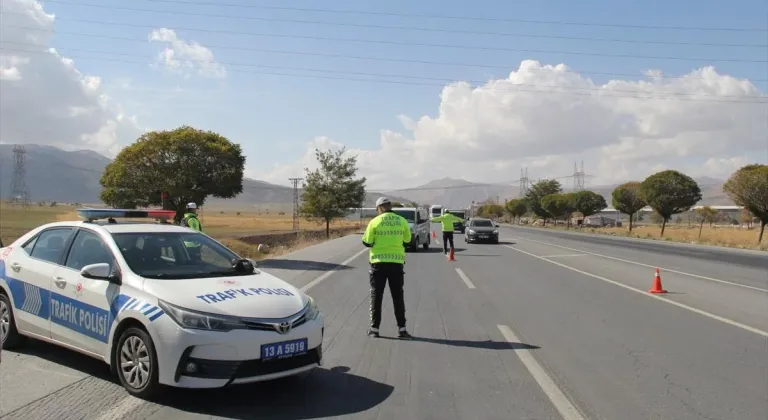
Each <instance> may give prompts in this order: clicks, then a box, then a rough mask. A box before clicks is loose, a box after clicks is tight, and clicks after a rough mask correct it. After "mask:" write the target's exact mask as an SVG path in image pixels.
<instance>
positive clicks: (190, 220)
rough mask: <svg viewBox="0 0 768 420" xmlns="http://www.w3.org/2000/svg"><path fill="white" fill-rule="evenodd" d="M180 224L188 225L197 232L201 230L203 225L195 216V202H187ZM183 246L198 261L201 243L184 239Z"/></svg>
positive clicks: (200, 254)
mask: <svg viewBox="0 0 768 420" xmlns="http://www.w3.org/2000/svg"><path fill="white" fill-rule="evenodd" d="M181 225H182V226H184V227H188V228H190V229H192V230H196V231H198V232H202V231H203V225H202V224H201V223H200V219H198V218H197V204H196V203H189V204H187V212H186V213H184V218H183V219H181ZM184 246H186V247H187V252H188V253H189V256H190V258H191V259H192V260H193V261H200V259H201V256H202V253H201V250H200V247H201V244H200V243H199V242H197V241H184Z"/></svg>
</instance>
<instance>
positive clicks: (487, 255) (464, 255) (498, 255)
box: [461, 254, 501, 257]
mask: <svg viewBox="0 0 768 420" xmlns="http://www.w3.org/2000/svg"><path fill="white" fill-rule="evenodd" d="M461 256H462V257H500V256H501V254H461Z"/></svg>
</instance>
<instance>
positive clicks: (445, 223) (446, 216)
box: [432, 212, 464, 255]
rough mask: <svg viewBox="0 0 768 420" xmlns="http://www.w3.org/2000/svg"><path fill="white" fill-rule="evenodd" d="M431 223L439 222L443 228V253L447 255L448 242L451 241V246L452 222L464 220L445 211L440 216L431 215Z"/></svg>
mask: <svg viewBox="0 0 768 420" xmlns="http://www.w3.org/2000/svg"><path fill="white" fill-rule="evenodd" d="M432 222H433V223H440V225H441V226H442V230H443V251H444V252H445V255H448V242H450V243H451V248H450V249H455V248H454V247H453V222H464V219H462V218H460V217H457V216H456V215H454V214H452V213H448V212H445V213H443V215H442V216H438V217H433V218H432Z"/></svg>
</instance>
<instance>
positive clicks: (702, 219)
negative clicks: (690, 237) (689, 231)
mask: <svg viewBox="0 0 768 420" xmlns="http://www.w3.org/2000/svg"><path fill="white" fill-rule="evenodd" d="M717 216H718V213H717V210H715V209H713V208H712V207H710V206H704V207H699V208H698V209H696V219H697V220H698V221H699V239H701V231H702V229H704V223H709V224H710V225H711V224H712V223H713V222H715V221H716V220H717Z"/></svg>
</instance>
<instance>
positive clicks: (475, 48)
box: [3, 12, 768, 63]
mask: <svg viewBox="0 0 768 420" xmlns="http://www.w3.org/2000/svg"><path fill="white" fill-rule="evenodd" d="M4 13H5V12H4ZM104 24H107V25H125V26H137V27H150V28H156V26H151V25H134V24H121V23H118V22H104ZM3 25H4V26H8V27H16V28H24V29H29V30H38V31H44V32H52V33H56V34H62V35H76V36H86V37H99V38H105V39H122V40H126V41H135V40H137V39H136V38H122V37H111V36H110V37H107V36H104V35H100V34H89V33H82V32H69V31H59V30H53V31H51V30H47V29H40V28H31V27H26V26H20V25H13V24H7V23H3ZM240 35H249V36H258V37H270V38H290V39H309V40H315V41H334V42H350V43H354V42H358V43H363V44H381V45H398V46H407V47H429V48H455V49H461V50H472V51H504V52H528V53H537V54H566V55H577V56H590V57H613V58H644V59H656V60H676V61H708V62H711V61H719V62H728V63H768V60H753V59H744V58H713V57H677V56H663V55H662V56H656V55H635V54H610V53H593V52H584V51H562V50H539V49H529V48H509V47H483V46H476V45H456V44H430V43H422V42H403V41H387V40H375V39H356V38H336V37H323V36H311V35H287V34H275V33H268V32H242V33H241V34H240ZM141 42H147V40H146V39H142V40H141ZM207 47H209V48H223V46H214V45H208V46H207Z"/></svg>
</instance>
